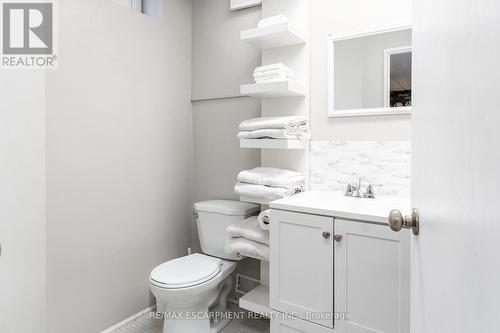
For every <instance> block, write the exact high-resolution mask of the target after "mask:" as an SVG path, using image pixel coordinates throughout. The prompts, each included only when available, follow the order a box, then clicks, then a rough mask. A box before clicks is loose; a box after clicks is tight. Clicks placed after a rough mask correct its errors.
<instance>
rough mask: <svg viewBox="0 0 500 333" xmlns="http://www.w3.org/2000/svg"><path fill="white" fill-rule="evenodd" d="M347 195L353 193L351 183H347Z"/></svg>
mask: <svg viewBox="0 0 500 333" xmlns="http://www.w3.org/2000/svg"><path fill="white" fill-rule="evenodd" d="M345 195H346V197H348V196H351V195H352V186H351V184H347V187H346V189H345Z"/></svg>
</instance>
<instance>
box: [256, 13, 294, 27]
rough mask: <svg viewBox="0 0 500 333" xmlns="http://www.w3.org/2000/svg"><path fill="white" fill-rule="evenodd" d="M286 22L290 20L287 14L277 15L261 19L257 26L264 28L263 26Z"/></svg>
mask: <svg viewBox="0 0 500 333" xmlns="http://www.w3.org/2000/svg"><path fill="white" fill-rule="evenodd" d="M285 22H288V18H287V17H286V16H285V15H276V16H271V17H268V18H265V19H262V20H260V21H259V23H258V24H257V26H258V27H259V28H262V27H267V26H269V25H273V24H279V23H285Z"/></svg>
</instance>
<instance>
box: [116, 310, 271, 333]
mask: <svg viewBox="0 0 500 333" xmlns="http://www.w3.org/2000/svg"><path fill="white" fill-rule="evenodd" d="M233 311H234V310H233ZM237 311H238V312H239V311H244V310H241V309H237ZM162 323H163V321H162V320H158V319H151V318H150V314H149V313H146V314H144V315H142V316H141V317H139V318H137V319H136V320H134V321H131V322H129V323H127V324H126V325H125V326H122V327H120V328H117V329H116V330H114V331H113V333H162V327H163V325H162ZM269 331H270V330H269V321H268V320H264V319H248V318H246V319H243V318H241V319H234V320H233V321H232V322H231V323H230V324H229V325H228V326H226V328H224V329H223V330H222V331H221V333H269Z"/></svg>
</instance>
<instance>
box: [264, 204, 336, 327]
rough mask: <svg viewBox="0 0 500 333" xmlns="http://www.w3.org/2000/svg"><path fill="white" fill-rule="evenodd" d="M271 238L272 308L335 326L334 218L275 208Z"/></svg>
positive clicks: (272, 216) (272, 215) (272, 217)
mask: <svg viewBox="0 0 500 333" xmlns="http://www.w3.org/2000/svg"><path fill="white" fill-rule="evenodd" d="M270 241H271V246H270V251H271V257H270V282H271V285H270V303H271V308H272V309H274V310H277V311H280V312H285V313H290V314H292V313H293V314H295V315H296V316H298V317H299V318H303V319H305V320H308V321H311V322H314V323H317V324H320V325H323V326H326V327H333V318H332V316H331V314H332V313H333V218H329V217H323V216H315V215H308V214H298V213H290V212H284V211H279V210H272V211H271V230H270ZM325 314H326V315H327V316H328V315H329V316H330V317H329V318H328V317H326V318H325V316H324V315H325ZM322 315H323V316H322Z"/></svg>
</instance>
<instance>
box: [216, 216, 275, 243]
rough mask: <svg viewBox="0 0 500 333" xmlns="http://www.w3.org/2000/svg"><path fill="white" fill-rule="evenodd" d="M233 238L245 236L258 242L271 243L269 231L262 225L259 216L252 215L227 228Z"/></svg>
mask: <svg viewBox="0 0 500 333" xmlns="http://www.w3.org/2000/svg"><path fill="white" fill-rule="evenodd" d="M226 232H227V234H228V235H229V236H230V237H232V238H238V237H241V238H245V239H248V240H251V241H254V242H257V243H262V244H266V245H269V231H267V230H265V229H263V228H261V227H260V225H259V222H258V221H257V216H250V217H249V218H246V219H244V220H242V221H239V222H236V223H233V224H231V225H230V226H228V227H227V229H226Z"/></svg>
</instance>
